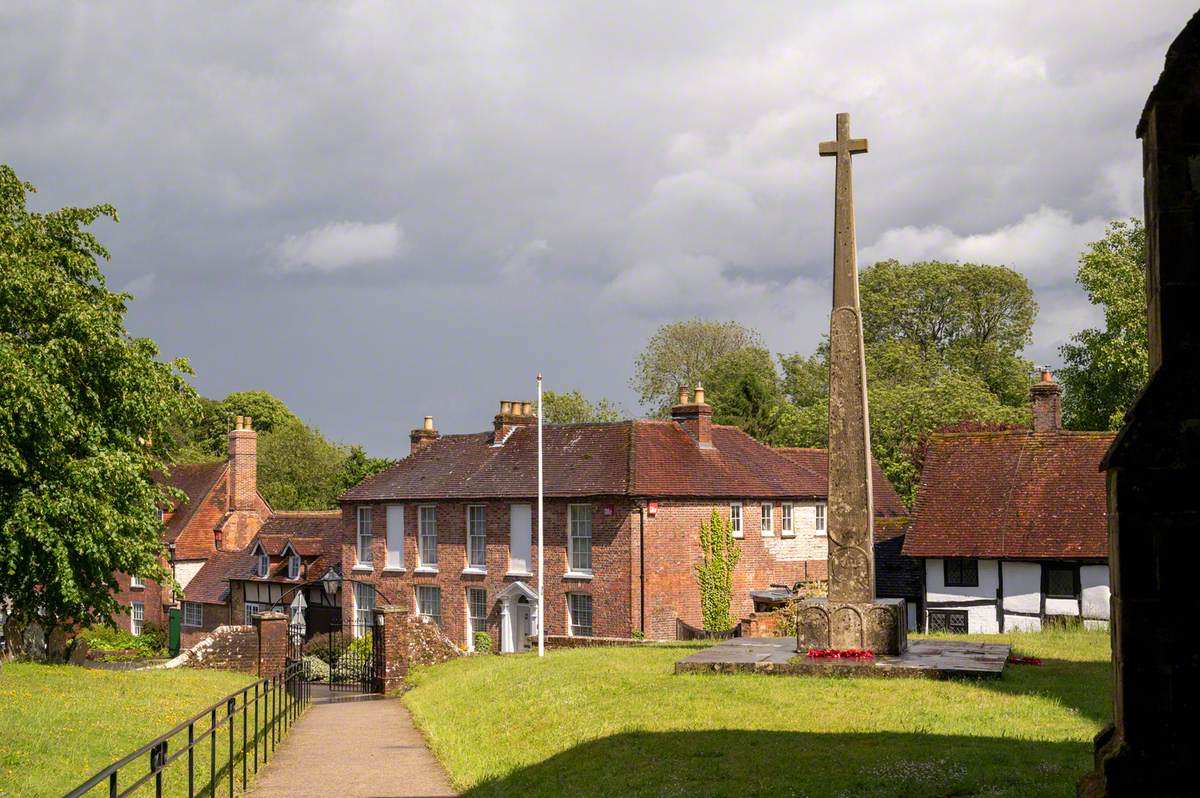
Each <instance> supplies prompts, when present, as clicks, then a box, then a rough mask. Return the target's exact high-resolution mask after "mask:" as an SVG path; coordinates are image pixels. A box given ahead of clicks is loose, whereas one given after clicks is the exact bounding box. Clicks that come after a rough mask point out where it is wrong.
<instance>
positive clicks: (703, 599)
mask: <svg viewBox="0 0 1200 798" xmlns="http://www.w3.org/2000/svg"><path fill="white" fill-rule="evenodd" d="M741 558H742V549H741V547H740V546H738V544H737V541H736V540H734V539H733V526H732V525H731V524H730V523H729V522H728V521H726V520H725V519H723V518H721V514H720V513H719V512H717V511H716V510H713V512H712V515H711V516H710V517H709V519H708V520H707V521H705V522H703V523H702V524H700V562H699V563H697V564H696V566H695V568H696V582H697V583H698V584H699V585H700V614H701V617H702V618H703V619H704V628H705V629H708V630H710V631H715V632H722V631H725V630H726V629H729V628H730V627H732V626H733V615H732V613H731V612H730V610H729V606H730V603H731V602H732V601H733V569H734V568H735V567H737V564H738V560H740V559H741Z"/></svg>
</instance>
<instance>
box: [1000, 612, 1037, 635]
mask: <svg viewBox="0 0 1200 798" xmlns="http://www.w3.org/2000/svg"><path fill="white" fill-rule="evenodd" d="M1041 629H1042V619H1041V618H1031V617H1029V616H1028V615H1008V614H1007V613H1006V614H1005V616H1004V631H1006V632H1040V631H1041Z"/></svg>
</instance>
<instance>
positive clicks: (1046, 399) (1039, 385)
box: [1029, 369, 1062, 432]
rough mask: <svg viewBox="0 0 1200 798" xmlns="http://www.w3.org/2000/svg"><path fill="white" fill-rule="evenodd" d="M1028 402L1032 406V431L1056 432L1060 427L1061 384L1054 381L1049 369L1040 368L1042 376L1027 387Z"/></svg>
mask: <svg viewBox="0 0 1200 798" xmlns="http://www.w3.org/2000/svg"><path fill="white" fill-rule="evenodd" d="M1029 403H1030V405H1032V407H1033V431H1034V432H1057V431H1058V430H1060V429H1062V386H1061V385H1059V384H1058V383H1057V382H1055V381H1054V375H1052V374H1051V373H1050V370H1049V369H1042V377H1041V379H1040V380H1039V381H1038V382H1035V383H1034V384H1033V386H1032V387H1031V388H1030V389H1029Z"/></svg>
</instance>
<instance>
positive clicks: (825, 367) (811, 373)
mask: <svg viewBox="0 0 1200 798" xmlns="http://www.w3.org/2000/svg"><path fill="white" fill-rule="evenodd" d="M822 348H823V349H822ZM828 348H829V342H828V340H826V341H823V342H822V344H821V346H820V347H818V351H817V352H816V353H815V354H813V355H811V356H809V357H805V356H804V355H798V354H795V355H780V356H779V365H780V367H781V368H782V369H783V382H782V384H781V387H782V389H783V393H784V395H785V396H787V398H788V400H789V401H790V402H791V403H792V404H794V405H797V406H801V407H803V406H805V405H810V404H812V403H813V402H816V401H820V400H823V399H824V398H825V397H826V396H828V395H829V364H828V362H827V360H826V358H827V356H828Z"/></svg>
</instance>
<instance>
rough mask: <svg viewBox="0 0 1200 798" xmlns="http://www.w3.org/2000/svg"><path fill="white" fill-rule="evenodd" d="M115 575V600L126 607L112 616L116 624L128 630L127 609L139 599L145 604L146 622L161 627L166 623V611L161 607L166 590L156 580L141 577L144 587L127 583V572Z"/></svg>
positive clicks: (128, 580) (128, 579)
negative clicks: (123, 610) (131, 585)
mask: <svg viewBox="0 0 1200 798" xmlns="http://www.w3.org/2000/svg"><path fill="white" fill-rule="evenodd" d="M115 576H116V579H117V592H116V593H115V594H114V595H115V597H116V599H117V602H118V603H120V605H121V606H122V607H125V608H126V611H125V612H121V613H118V614H116V615H114V616H113V620H115V621H116V622H117V626H119V627H121V628H122V629H124V630H125V631H126V632H128V631H129V626H130V616H129V611H128V610H129V607H131V606H132V605H133V602H135V601H140V602H142V603H143V604H145V605H146V611H145V622H146V623H155V624H158V625H159V626H163V627H165V626H166V625H167V611H166V610H165V609H164V607H163V594H164V593H165V592H166V591H165V590H164V589H163V588H162V587H160V586H159V584H158V583H157V582H151V581H150V580H148V579H143V580H142V584H143V585H145V587H130V586H129V583H130V581H131V580H130V577H129V574H116V575H115Z"/></svg>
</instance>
